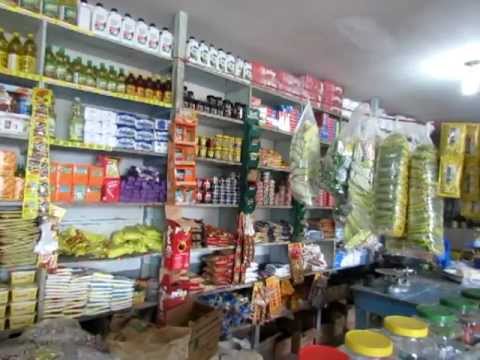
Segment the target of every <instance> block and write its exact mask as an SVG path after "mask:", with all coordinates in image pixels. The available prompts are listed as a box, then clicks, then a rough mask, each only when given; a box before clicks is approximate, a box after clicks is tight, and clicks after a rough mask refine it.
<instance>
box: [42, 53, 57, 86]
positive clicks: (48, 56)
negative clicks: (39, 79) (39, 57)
mask: <svg viewBox="0 0 480 360" xmlns="http://www.w3.org/2000/svg"><path fill="white" fill-rule="evenodd" d="M44 73H45V76H48V77H51V78H54V79H55V78H56V77H57V59H56V58H55V54H54V53H53V50H52V47H51V46H47V49H46V51H45V70H44Z"/></svg>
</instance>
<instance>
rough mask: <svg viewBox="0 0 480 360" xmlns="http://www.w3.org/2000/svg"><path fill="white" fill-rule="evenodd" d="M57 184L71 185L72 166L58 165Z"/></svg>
mask: <svg viewBox="0 0 480 360" xmlns="http://www.w3.org/2000/svg"><path fill="white" fill-rule="evenodd" d="M57 171H58V183H59V184H65V185H72V184H73V164H60V163H59V164H58V168H57Z"/></svg>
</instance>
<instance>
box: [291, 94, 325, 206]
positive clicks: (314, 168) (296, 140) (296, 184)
mask: <svg viewBox="0 0 480 360" xmlns="http://www.w3.org/2000/svg"><path fill="white" fill-rule="evenodd" d="M320 157H321V153H320V137H319V132H318V126H317V122H316V120H315V115H314V114H313V110H312V106H311V105H310V103H308V104H307V106H306V108H305V110H304V111H303V114H302V117H301V119H300V122H299V123H298V126H297V129H296V130H295V134H294V135H293V139H292V144H291V145H290V170H291V173H292V175H291V179H290V181H291V187H292V193H293V197H294V198H295V200H297V201H299V202H301V203H303V204H305V205H308V206H311V205H312V197H313V194H314V193H315V192H314V190H313V189H315V188H316V187H317V186H318V184H316V179H317V178H318V177H319V174H320Z"/></svg>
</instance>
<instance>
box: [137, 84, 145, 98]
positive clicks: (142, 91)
mask: <svg viewBox="0 0 480 360" xmlns="http://www.w3.org/2000/svg"><path fill="white" fill-rule="evenodd" d="M137 96H140V97H145V88H143V87H140V86H139V87H137Z"/></svg>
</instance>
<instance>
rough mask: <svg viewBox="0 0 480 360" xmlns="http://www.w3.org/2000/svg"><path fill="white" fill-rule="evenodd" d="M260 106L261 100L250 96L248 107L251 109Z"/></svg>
mask: <svg viewBox="0 0 480 360" xmlns="http://www.w3.org/2000/svg"><path fill="white" fill-rule="evenodd" d="M261 105H262V99H260V98H257V97H255V96H252V97H251V98H250V106H252V107H259V106H261Z"/></svg>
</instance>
